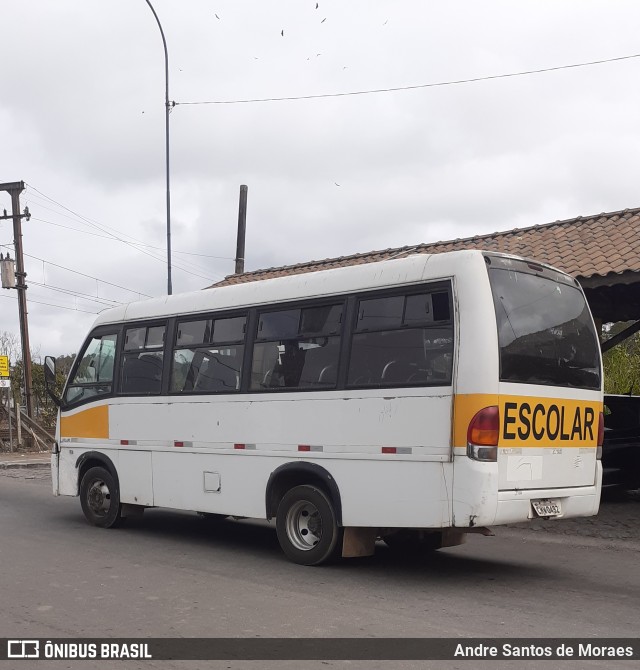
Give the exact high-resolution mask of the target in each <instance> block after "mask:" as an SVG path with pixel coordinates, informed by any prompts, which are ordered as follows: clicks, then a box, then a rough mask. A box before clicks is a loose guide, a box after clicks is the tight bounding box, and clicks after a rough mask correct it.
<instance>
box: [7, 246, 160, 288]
mask: <svg viewBox="0 0 640 670" xmlns="http://www.w3.org/2000/svg"><path fill="white" fill-rule="evenodd" d="M0 246H3V247H4V246H5V245H0ZM25 256H28V257H29V258H35V260H37V261H41V262H42V263H47V264H48V265H53V266H54V267H56V268H60V269H62V270H67V272H73V273H74V274H77V275H80V276H82V277H87V278H88V279H93V280H94V281H99V282H102V283H103V284H108V285H109V286H115V287H116V288H120V289H122V290H123V291H129V293H136V294H137V295H139V296H144V297H145V298H152V297H153V296H151V295H147V294H146V293H142V291H136V290H135V289H131V288H127V287H126V286H120V285H119V284H114V283H112V282H109V281H106V280H105V279H99V278H98V277H93V276H92V275H88V274H85V273H84V272H79V271H78V270H72V269H71V268H68V267H65V266H64V265H58V264H57V263H52V262H51V261H48V260H46V259H44V258H40V257H38V256H32V255H31V254H25Z"/></svg>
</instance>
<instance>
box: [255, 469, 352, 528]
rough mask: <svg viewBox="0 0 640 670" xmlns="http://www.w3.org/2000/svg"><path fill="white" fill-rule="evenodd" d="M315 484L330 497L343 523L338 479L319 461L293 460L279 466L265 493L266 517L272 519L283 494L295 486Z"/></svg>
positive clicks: (339, 520)
mask: <svg viewBox="0 0 640 670" xmlns="http://www.w3.org/2000/svg"><path fill="white" fill-rule="evenodd" d="M304 484H308V485H315V486H317V487H318V488H320V489H322V490H323V491H324V492H325V493H326V494H327V495H328V496H329V498H330V500H331V503H332V504H333V508H334V511H335V514H336V520H337V523H338V525H340V526H341V525H342V498H341V496H340V489H339V487H338V484H337V483H336V480H335V479H334V478H333V476H332V475H331V473H329V471H328V470H326V469H325V468H323V467H322V466H321V465H318V464H317V463H305V462H293V463H285V464H284V465H281V466H279V467H277V468H276V469H275V470H274V471H273V472H272V473H271V474H270V475H269V481H268V482H267V490H266V495H265V505H266V517H267V519H272V518H273V517H275V515H276V512H277V510H278V503H279V502H280V500H281V499H282V496H283V495H284V494H285V493H286V492H287V491H288V490H289V489H291V488H293V487H294V486H301V485H304Z"/></svg>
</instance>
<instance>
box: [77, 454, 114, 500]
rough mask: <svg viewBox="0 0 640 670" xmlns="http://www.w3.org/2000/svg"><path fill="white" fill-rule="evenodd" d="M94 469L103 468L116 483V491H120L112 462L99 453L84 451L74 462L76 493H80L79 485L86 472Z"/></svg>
mask: <svg viewBox="0 0 640 670" xmlns="http://www.w3.org/2000/svg"><path fill="white" fill-rule="evenodd" d="M94 467H103V468H105V470H107V471H108V472H109V474H110V475H111V476H112V477H113V479H114V480H115V483H116V487H117V489H118V491H120V480H119V479H118V471H117V470H116V466H115V465H114V464H113V461H112V460H111V459H110V458H109V457H108V456H107V455H106V454H103V453H102V452H100V451H85V452H84V453H83V454H80V456H78V458H77V460H76V470H77V471H78V491H80V483H81V482H82V478H83V477H84V475H85V473H86V472H87V470H89V469H90V468H94Z"/></svg>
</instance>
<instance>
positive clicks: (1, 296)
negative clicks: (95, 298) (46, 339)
mask: <svg viewBox="0 0 640 670" xmlns="http://www.w3.org/2000/svg"><path fill="white" fill-rule="evenodd" d="M0 298H9V300H16V301H17V300H18V297H17V296H16V297H15V298H14V297H13V296H10V295H0ZM28 302H29V304H35V305H47V306H48V307H57V308H58V309H68V310H71V311H72V312H84V313H85V314H100V312H89V311H87V310H86V309H78V308H77V307H65V306H64V305H54V304H53V303H50V302H41V301H39V300H31V299H29V301H28Z"/></svg>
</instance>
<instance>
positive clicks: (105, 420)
mask: <svg viewBox="0 0 640 670" xmlns="http://www.w3.org/2000/svg"><path fill="white" fill-rule="evenodd" d="M60 437H61V438H62V437H95V438H103V439H109V406H108V405H100V406H98V407H92V408H91V409H85V410H83V411H82V412H78V413H76V414H72V415H71V416H61V417H60Z"/></svg>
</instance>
